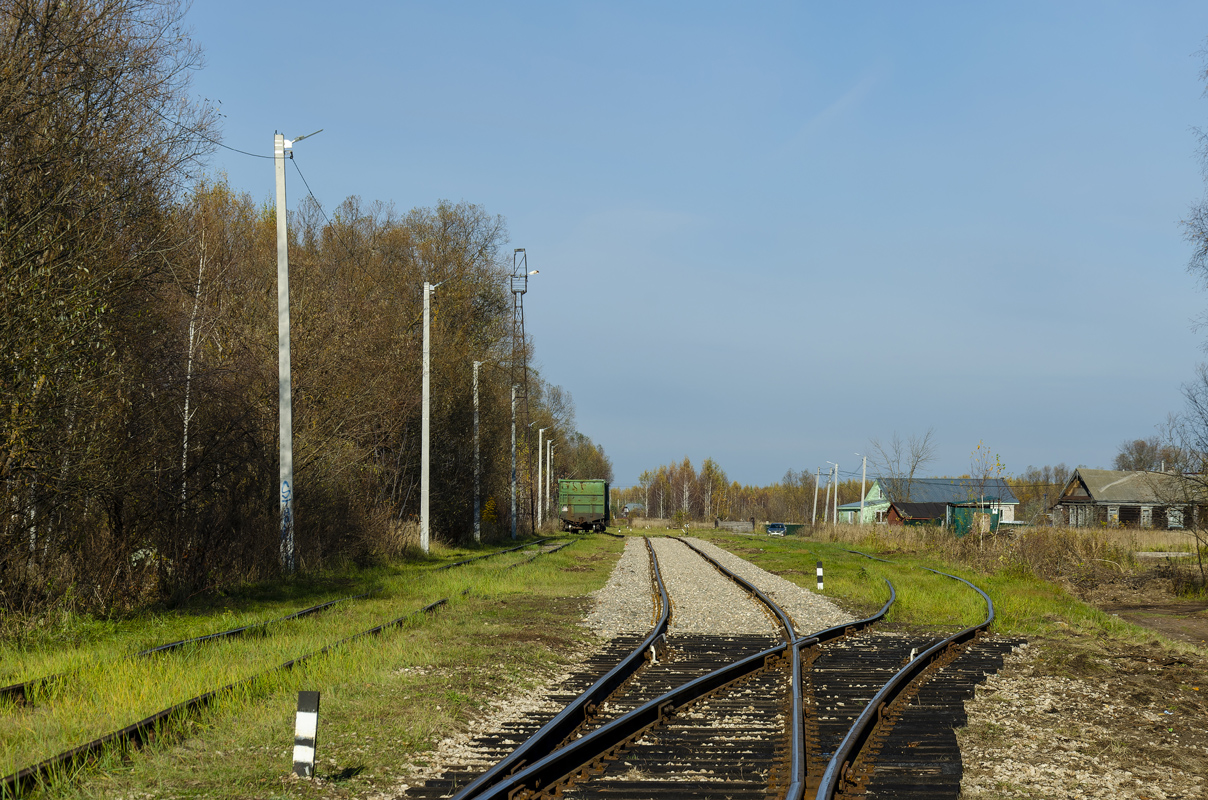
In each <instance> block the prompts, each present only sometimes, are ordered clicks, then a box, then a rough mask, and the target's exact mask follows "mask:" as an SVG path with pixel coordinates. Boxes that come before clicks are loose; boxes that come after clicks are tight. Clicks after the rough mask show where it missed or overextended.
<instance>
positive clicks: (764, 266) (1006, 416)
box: [187, 0, 1208, 485]
mask: <svg viewBox="0 0 1208 800" xmlns="http://www.w3.org/2000/svg"><path fill="white" fill-rule="evenodd" d="M187 23H188V24H189V25H191V26H192V28H193V36H194V38H195V39H196V41H198V42H199V43H200V44H201V45H203V46H204V48H205V50H206V57H207V66H206V68H205V69H204V70H202V71H201V72H199V73H198V74H197V76H196V78H195V83H194V90H195V92H196V93H197V94H198V95H200V96H203V97H206V98H211V99H213V100H216V101H220V102H221V109H222V112H223V113H224V114H225V117H226V118H225V120H224V136H225V143H226V144H228V145H230V146H231V147H235V148H239V149H243V150H249V151H253V152H257V153H266V154H271V152H272V135H273V132H274V131H276V130H281V131H282V132H283V133H285V134H286V136H297V135H301V134H304V133H308V132H310V131H313V130H315V129H318V128H323V129H324V132H323V133H322V134H320V135H319V136H317V137H315V138H314V139H310V140H307V141H304V142H301V143H299V144H298V146H297V149H296V151H295V158H296V159H297V160H298V162H299V166H300V167H301V168H302V170H303V172H304V173H305V174H306V178H307V180H308V181H309V183H310V186H311V188H312V189H313V190H314V192H315V194H316V196H317V197H318V199H319V200H320V202H321V203H323V205H324V206H325V207H326V208H327V209H329V210H330V209H331V208H332V207H334V206H335V205H337V204H338V203H339V202H340V201H341V200H343V199H344V198H345V197H347V196H349V195H359V196H361V197H362V198H364V199H366V200H383V201H392V202H393V203H395V204H396V206H397V207H398V208H399V209H400V210H406V209H408V208H411V207H414V206H431V205H434V204H435V203H436V202H438V201H439V200H441V199H447V200H452V201H455V202H456V201H463V200H464V201H467V202H472V203H477V204H480V205H482V206H484V207H485V208H486V209H487V210H488V211H490V212H491V213H497V214H502V215H503V216H504V217H506V218H507V220H508V225H509V230H510V232H511V239H512V241H511V243H510V246H512V247H524V248H526V250H527V253H528V258H529V265H530V268H536V269H540V270H541V274H540V276H538V277H535V278H534V279H533V280H532V282H531V283H530V291H529V293H528V295H527V296H526V301H525V310H526V324H527V327H528V330H529V331H530V332H531V333H532V335H533V336H534V338H535V342H536V358H537V360H538V362H539V365H540V367H541V370H542V373H543V375H544V376H545V378H546V379H547V380H549V381H550V382H552V383H556V384H559V385H562V386H564V387H566V388H567V389H569V390H570V391H571V393H572V394H573V396H574V399H575V403H576V407H577V412H578V423H579V427H580V429H581V430H582V431H583V432H584V433H586V434H587V435H589V436H591V437H592V438H593V439H594V440H595V441H597V442H599V443H600V444H602V445H603V446H604V448H605V450H606V451H607V452H608V454H609V455H610V457H611V458H612V460H613V463H614V465H615V468H616V483H617V484H619V485H628V484H631V483H634V482H635V481H636V478H637V475H638V473H639V472H640V471H642V470H643V469H647V468H651V467H655V466H657V465H658V464H661V463H668V462H670V461H672V460H680V459H682V458H683V457H684V456H688V457H690V458H691V459H692V460H693V462H694V463H696V464H698V465H699V463H700V461H701V460H702V459H704V458H705V457H710V456H711V457H713V458H715V459H716V460H718V461H719V462H720V463H721V465H722V466H723V467H724V468H725V469H726V470H727V472H728V474H729V475H730V477H731V478H732V479H734V480H738V481H740V482H742V483H751V484H765V483H770V482H772V481H775V480H778V479H779V478H780V477H781V476H782V475H783V474H784V472H785V470H786V469H789V468H793V469H804V470H808V471H811V472H812V471H813V469H814V467H816V466H819V465H821V466H823V467H824V468H825V467H826V461H827V460H830V461H838V462H839V463H840V464H841V465H842V467H843V471H844V472H847V471H848V467H849V466H851V465H854V464H855V463H857V462H858V459H857V458H856V456H854V455H853V453H855V452H860V453H866V452H868V440H869V438H870V437H880V438H882V439H884V438H888V437H890V436H891V435H892V434H893V433H894V431H897V432H899V433H900V434H902V435H903V436H904V437H905V436H906V435H909V434H911V433H915V432H922V431H925V430H926V429H928V428H934V429H935V436H936V440H937V442H938V445H939V447H938V456H939V458H938V459H937V461H936V462H935V463H934V464H933V465H931V467H930V468H929V471H931V472H934V473H935V474H959V473H961V472H965V471H967V470H968V468H969V454H970V451H972V450H973V449H974V447H975V446H976V445H977V444H978V442H979V441H984V442H985V443H986V444H987V445H989V446H990V447H991V448H992V450H993V451H995V452H997V453H1000V454H1001V459H1002V461H1003V463H1004V464H1005V465H1006V468H1007V470H1008V472H1018V471H1021V470H1023V469H1024V468H1025V467H1027V466H1028V465H1029V464H1035V465H1042V464H1046V463H1057V462H1065V463H1066V464H1068V465H1070V466H1076V465H1079V464H1084V465H1087V466H1104V467H1107V466H1110V462H1111V460H1112V458H1113V456H1114V454H1115V452H1116V448H1117V446H1118V445H1119V444H1120V442H1122V441H1123V440H1125V439H1131V438H1136V437H1145V436H1149V435H1151V434H1153V433H1154V432H1155V427H1154V426H1155V425H1156V424H1158V423H1160V422H1161V421H1162V420H1163V419H1164V418H1165V417H1166V415H1167V413H1169V412H1171V411H1176V410H1178V409H1179V408H1180V406H1181V396H1180V385H1181V384H1182V383H1183V382H1184V381H1187V380H1189V379H1190V378H1191V377H1192V374H1193V370H1194V368H1195V365H1196V364H1197V363H1198V362H1199V361H1201V360H1203V359H1204V358H1205V355H1204V353H1203V349H1202V344H1203V342H1204V341H1205V338H1206V337H1205V333H1204V332H1202V331H1201V332H1198V333H1197V332H1196V331H1194V330H1193V329H1192V324H1193V321H1194V318H1195V317H1196V316H1197V315H1198V314H1200V313H1201V311H1203V310H1204V309H1205V307H1206V306H1208V296H1206V295H1205V293H1204V292H1202V291H1201V290H1200V289H1199V287H1198V286H1197V284H1196V282H1195V281H1194V280H1193V278H1192V277H1191V276H1190V275H1188V274H1187V272H1186V269H1185V267H1186V263H1187V260H1188V257H1189V255H1190V253H1191V248H1190V245H1189V244H1188V243H1187V242H1186V241H1184V239H1183V234H1182V230H1181V229H1180V227H1179V221H1180V220H1181V219H1183V218H1184V217H1185V216H1186V214H1187V210H1188V208H1189V207H1190V206H1191V205H1192V204H1193V203H1195V202H1197V201H1198V200H1199V199H1200V198H1201V197H1203V194H1204V181H1203V178H1202V175H1201V170H1200V165H1199V162H1198V160H1197V156H1196V147H1197V139H1196V134H1195V128H1197V127H1208V99H1205V98H1204V97H1203V96H1202V94H1203V88H1204V81H1203V80H1201V79H1200V77H1199V76H1200V73H1201V72H1202V71H1203V68H1204V65H1205V57H1204V56H1203V55H1202V53H1201V51H1202V50H1203V48H1204V47H1205V45H1206V43H1208V4H1205V3H1203V2H1198V3H1193V2H1167V3H1161V4H1152V3H1110V2H1093V3H1091V2H1086V3H1073V2H1071V3H1061V4H1055V3H1021V4H1009V5H1007V6H1002V5H1000V6H995V7H991V6H989V5H988V4H969V3H910V4H903V3H875V2H874V3H864V4H858V5H857V4H790V3H780V4H777V3H765V4H759V5H758V6H754V7H753V6H752V4H737V3H735V4H721V3H700V2H695V3H662V4H648V3H595V4H592V3H547V4H538V3H517V4H487V3H441V4H436V3H433V4H427V5H420V4H404V3H349V4H340V5H338V6H337V4H332V3H318V2H293V3H288V4H268V3H258V2H241V3H235V2H225V0H204V2H197V3H196V4H195V5H194V7H193V8H192V10H191V11H190V12H189V14H188V17H187ZM211 166H212V169H213V170H215V171H218V170H224V171H226V173H227V174H228V176H229V178H230V180H231V182H232V184H233V185H235V186H236V187H238V188H240V189H243V190H246V191H249V192H251V193H252V195H253V196H254V197H257V198H262V199H265V200H268V199H270V196H271V193H272V187H273V184H272V180H273V179H272V169H271V162H267V161H263V160H261V159H254V158H249V157H247V156H242V155H239V154H236V153H233V152H230V151H228V150H220V151H219V152H218V153H217V154H216V155H215V157H214V159H213V161H212V165H211ZM301 198H302V193H301V186H300V185H298V184H297V182H296V181H295V182H294V183H293V184H291V190H290V200H289V205H290V206H291V207H293V206H294V205H295V204H296V203H297V201H298V200H300V199H301ZM585 342H587V343H591V344H592V345H594V346H596V347H597V348H598V350H597V352H598V353H599V358H598V359H594V360H584V359H582V358H579V357H578V356H579V354H580V353H581V352H582V350H583V347H584V343H585ZM417 368H418V365H417Z"/></svg>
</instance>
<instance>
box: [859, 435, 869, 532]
mask: <svg viewBox="0 0 1208 800" xmlns="http://www.w3.org/2000/svg"><path fill="white" fill-rule="evenodd" d="M856 455H858V456H860V454H859V453H856ZM860 459H861V461H860V524H861V525H863V524H864V484H865V482H866V481H867V480H868V456H860Z"/></svg>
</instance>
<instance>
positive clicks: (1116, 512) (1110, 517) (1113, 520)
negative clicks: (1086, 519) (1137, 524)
mask: <svg viewBox="0 0 1208 800" xmlns="http://www.w3.org/2000/svg"><path fill="white" fill-rule="evenodd" d="M1107 524H1108V525H1111V526H1112V527H1115V526H1116V525H1119V524H1120V506H1108V507H1107Z"/></svg>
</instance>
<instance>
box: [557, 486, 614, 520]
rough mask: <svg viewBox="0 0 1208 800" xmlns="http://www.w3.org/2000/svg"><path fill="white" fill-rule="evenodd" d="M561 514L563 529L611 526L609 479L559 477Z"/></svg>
mask: <svg viewBox="0 0 1208 800" xmlns="http://www.w3.org/2000/svg"><path fill="white" fill-rule="evenodd" d="M558 515H559V517H560V518H561V519H562V528H563V530H568V531H603V530H604V529H605V528H607V527H608V523H609V521H610V516H609V513H608V481H604V480H595V479H587V480H578V479H568V478H560V479H559V480H558Z"/></svg>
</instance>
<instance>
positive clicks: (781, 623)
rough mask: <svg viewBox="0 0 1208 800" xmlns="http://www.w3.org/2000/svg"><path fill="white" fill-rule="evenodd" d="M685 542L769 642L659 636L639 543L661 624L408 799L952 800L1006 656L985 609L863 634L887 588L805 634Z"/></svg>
mask: <svg viewBox="0 0 1208 800" xmlns="http://www.w3.org/2000/svg"><path fill="white" fill-rule="evenodd" d="M680 541H681V542H682V540H680ZM683 544H684V546H685V547H688V548H691V549H692V550H693V551H694V552H695V553H696V554H697V556H699V557H701V558H705V559H707V560H709V561H710V563H711V564H712V565H713V566H714V567H715V568H716V569H717V570H719V571H720V572H722V573H723V574H724V575H726V576H727V578H729V579H730V580H732V581H734V582H736V583H738V584H739V585H741V586H743V588H744V589H745V590H746V591H747V592H748V594H749V595H750V597H751V598H752V602H758V603H759V604H760V605H761V607H762V608H764V609H765V610H766V612H767V614H768V615H769V616H770V617H772V618H774V619H776V620H777V623H778V625H777V627H778V628H779V636H778V637H772V636H767V635H757V634H752V635H731V636H717V635H674V636H670V637H669V636H667V633H666V631H667V625H668V618H669V616H670V614H669V606H671V607H673V606H674V603H675V599H674V598H669V597H668V594H667V590H666V588H665V585H664V583H663V581H662V578H661V574H660V567H659V562H658V559H657V557H656V554H655V552H654V550H653V548H651V546H650V543H649V540H647V544H646V546H647V550H648V553H649V558H650V562H651V574H652V582H653V586H652V589H651V592H652V595H653V596H654V597H655V607H656V608H657V609H659V612H660V614H659V620H658V622H657V623H656V625H655V627H654V628H653V629H652V631H651V632H650V634H648V635H647V636H646V637H636V636H624V637H618V638H616V639H613V640H612V641H611V642H610V643H609V644H608V646H607V647H606V648H604V649H603V650H602V651H601V652H600V653H599V654H597V655H596V656H595V657H594V658H593V659H591V660H590V661H589V662H587V663H585V664H584V665H583V667H582V668H581V670H580V671H579V673H577V674H576V675H574V676H572V678H571V679H569V680H568V681H566V682H565V683H564V684H563V685H562V687H561V688H560V690H559V693H558V694H557V695H556V696H553V697H551V698H549V700H550V701H551V703H553V704H560V703H565V706H564V707H563V708H562V710H561V711H558V712H557V713H553V714H552V717H551V713H552V712H550V711H546V712H544V714H541V713H538V714H534V715H531V716H530V717H528V718H525V719H523V720H520V721H518V722H515V723H513V724H511V725H509V726H507V727H505V728H504V729H502V730H499V731H492V732H490V733H486V734H483V735H481V736H479V737H478V738H477V739H476V740H475V742H474V743H473V744H472V745H471V746H472V747H473V748H474V749H475V751H476V753H477V756H476V757H475V758H473V759H472V760H471V761H470V763H466V764H463V765H462V766H459V767H455V768H453V769H450V770H448V771H447V772H445V773H444V774H443V775H441V776H440V777H438V778H434V779H431V780H429V781H427V782H426V783H425V784H424V785H423V786H418V787H412V788H410V789H408V790H407V792H406V794H405V796H406V797H414V798H450V797H452V798H456V800H487V799H489V798H509V799H515V800H525V799H526V798H554V797H565V798H588V797H602V798H605V797H606V798H632V799H633V800H640V799H642V798H656V797H695V798H732V799H733V800H738V799H739V798H760V799H761V800H766V799H768V798H793V800H796V798H802V797H817V798H832V797H845V798H846V797H895V798H901V797H920V798H923V797H926V798H932V797H946V796H950V797H953V798H955V797H956V796H957V795H958V793H959V781H960V753H959V749H958V748H957V746H956V741H955V736H954V733H953V729H954V727H959V726H960V725H962V724H963V714H964V710H963V701H964V699H966V698H967V697H969V696H971V695H972V691H973V687H974V686H976V684H977V683H978V682H980V680H982V679H983V678H984V676H985V674H987V673H991V672H994V671H996V670H997V669H998V668H999V667H1000V666H1001V663H1002V657H1003V655H1004V654H1005V653H1007V652H1009V651H1010V650H1011V648H1012V647H1013V646H1015V644H1017V642H1011V641H997V640H982V639H979V638H978V637H979V634H980V633H982V632H983V631H984V630H985V629H986V628H987V627H988V626H989V625H990V623H991V622H992V621H993V605H992V603H990V600H989V597H987V596H986V595H985V594H984V593H982V597H983V598H985V601H986V604H987V616H986V619H985V620H984V621H983V622H981V623H980V624H978V625H975V626H970V627H969V628H966V629H964V630H962V631H959V632H957V633H956V634H953V635H952V636H945V637H934V636H931V637H928V635H925V634H922V635H919V634H916V635H911V634H903V633H888V632H879V631H874V630H873V629H872V626H873V625H874V623H876V622H878V621H879V620H881V619H882V618H883V617H884V615H885V614H886V613H887V611H888V610H889V608H890V607H891V606H892V604H893V602H894V599H895V594H894V591H893V587H892V585H890V586H889V591H890V599H889V601H888V602H887V603H886V604H885V606H884V607H883V608H882V609H881V610H880V611H879V612H878V613H877V614H876V615H873V616H872V617H869V618H867V619H864V620H858V621H856V622H853V623H850V624H847V625H842V626H838V627H835V628H829V629H826V630H823V631H819V632H817V633H812V634H809V635H802V634H801V633H800V632H799V631H798V630H796V629H795V627H794V623H793V621H792V620H791V619H790V618H789V617H788V615H787V614H785V612H784V611H783V610H781V609H780V608H779V607H778V606H776V604H775V603H773V602H772V601H771V600H770V599H769V598H768V597H767V596H766V595H764V594H763V593H762V592H760V591H759V590H758V589H757V588H756V587H755V586H753V585H751V584H750V583H748V582H747V581H744V580H743V579H742V578H740V577H738V576H737V575H735V574H734V573H732V572H730V571H729V570H727V569H726V568H725V567H723V566H722V565H721V564H719V563H718V562H716V561H715V560H713V559H711V558H709V557H708V556H707V555H706V554H705V553H704V552H702V551H700V550H699V549H697V548H695V547H693V546H692V545H691V544H689V543H687V542H683ZM939 574H940V575H943V573H939ZM945 577H948V578H952V579H955V580H961V579H960V578H955V576H945ZM887 583H888V582H887ZM969 585H970V587H971V588H972V589H973V590H975V591H978V592H980V590H979V589H976V587H972V584H969ZM517 742H522V744H521V745H520V746H519V747H517V746H516V743H517ZM491 764H493V766H489V765H491ZM484 766H487V767H488V768H487V769H485V770H484V769H483V767H484Z"/></svg>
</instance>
